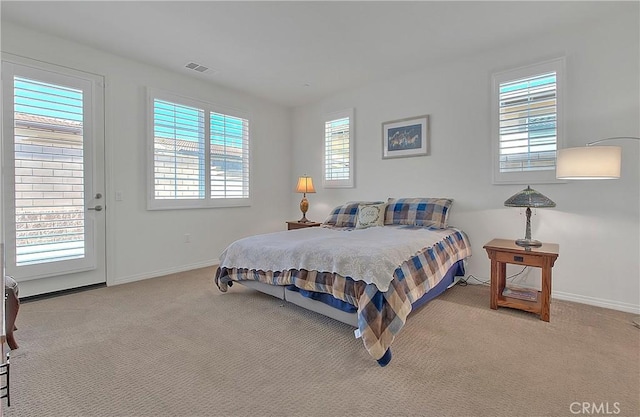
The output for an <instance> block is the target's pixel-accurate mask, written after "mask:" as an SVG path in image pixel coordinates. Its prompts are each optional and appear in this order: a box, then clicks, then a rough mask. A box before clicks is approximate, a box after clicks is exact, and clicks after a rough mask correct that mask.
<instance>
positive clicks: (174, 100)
mask: <svg viewBox="0 0 640 417" xmlns="http://www.w3.org/2000/svg"><path fill="white" fill-rule="evenodd" d="M155 100H162V101H166V102H169V103H171V104H176V105H183V106H188V107H194V108H197V109H199V110H202V111H203V112H204V135H205V137H204V143H205V146H204V150H205V155H204V164H205V175H204V177H205V178H204V187H205V197H204V198H185V199H175V198H174V199H157V198H155V172H154V163H155V154H154V143H155V137H154V134H155V106H154V103H155ZM212 113H218V114H222V115H224V116H231V117H237V118H241V119H244V120H247V122H248V125H249V126H248V130H247V135H248V137H247V144H246V146H247V148H248V151H247V166H246V167H244V166H243V169H244V170H248V180H247V187H248V190H247V192H248V197H240V198H211V126H210V121H211V114H212ZM146 135H147V148H146V149H147V152H146V153H147V155H146V157H147V210H180V209H198V208H221V207H248V206H251V204H252V197H251V195H252V193H251V189H252V183H253V180H252V171H253V169H252V157H251V148H252V146H251V137H252V136H253V135H252V123H251V117H250V115H249V112H247V111H244V110H239V109H233V108H229V107H225V106H220V105H217V104H214V103H210V102H206V101H203V100H199V99H194V98H190V97H185V96H182V95H179V94H176V93H172V92H169V91H165V90H161V89H157V88H152V87H148V88H147V132H146Z"/></svg>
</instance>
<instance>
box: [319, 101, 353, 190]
mask: <svg viewBox="0 0 640 417" xmlns="http://www.w3.org/2000/svg"><path fill="white" fill-rule="evenodd" d="M353 137H354V135H353V110H346V111H343V112H339V113H334V114H332V115H329V116H328V117H327V119H326V121H325V124H324V176H323V180H324V181H323V182H324V186H325V187H329V188H331V187H353Z"/></svg>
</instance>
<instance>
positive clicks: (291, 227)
mask: <svg viewBox="0 0 640 417" xmlns="http://www.w3.org/2000/svg"><path fill="white" fill-rule="evenodd" d="M321 224H322V223H318V222H306V223H303V222H299V221H293V222H287V230H294V229H304V228H305V227H318V226H320V225H321Z"/></svg>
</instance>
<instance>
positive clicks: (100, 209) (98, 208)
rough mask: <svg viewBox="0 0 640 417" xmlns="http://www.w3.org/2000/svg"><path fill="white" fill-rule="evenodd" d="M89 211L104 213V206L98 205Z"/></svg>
mask: <svg viewBox="0 0 640 417" xmlns="http://www.w3.org/2000/svg"><path fill="white" fill-rule="evenodd" d="M88 210H95V211H102V206H101V205H97V206H95V207H89V208H88Z"/></svg>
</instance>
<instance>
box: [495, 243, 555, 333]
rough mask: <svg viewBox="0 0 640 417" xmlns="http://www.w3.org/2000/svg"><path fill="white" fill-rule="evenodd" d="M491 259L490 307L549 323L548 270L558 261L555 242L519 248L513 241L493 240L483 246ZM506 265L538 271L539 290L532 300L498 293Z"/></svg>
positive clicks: (503, 279) (549, 280)
mask: <svg viewBox="0 0 640 417" xmlns="http://www.w3.org/2000/svg"><path fill="white" fill-rule="evenodd" d="M484 248H485V249H486V251H487V255H489V259H491V308H492V309H494V310H496V309H497V308H498V307H510V308H517V309H520V310H524V311H529V312H531V313H536V314H538V315H540V320H544V321H549V307H550V305H551V269H552V268H553V264H554V263H555V261H556V259H557V258H558V253H559V251H560V247H559V246H558V245H557V244H555V243H543V244H542V246H540V247H530V248H523V247H521V246H518V245H516V243H515V241H514V240H509V239H493V240H492V241H491V242H489V243H487V244H486V245H484ZM507 264H517V265H525V266H535V267H538V268H541V269H542V291H538V292H537V294H536V297H535V298H536V299H535V300H531V301H529V300H521V299H519V298H514V297H509V296H505V295H503V294H502V292H503V291H504V288H505V286H506V269H507Z"/></svg>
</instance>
